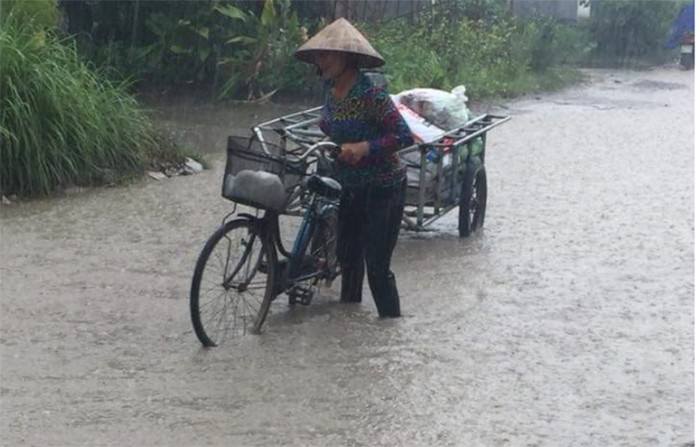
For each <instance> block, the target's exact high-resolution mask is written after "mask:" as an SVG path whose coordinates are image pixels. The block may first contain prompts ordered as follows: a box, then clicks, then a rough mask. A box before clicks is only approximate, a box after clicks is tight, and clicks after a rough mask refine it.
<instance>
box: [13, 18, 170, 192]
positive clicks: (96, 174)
mask: <svg viewBox="0 0 700 447" xmlns="http://www.w3.org/2000/svg"><path fill="white" fill-rule="evenodd" d="M0 54H2V65H0V189H1V190H2V193H3V194H18V195H42V194H48V193H50V192H51V191H53V190H55V189H56V188H57V187H59V186H62V185H67V184H78V185H85V184H97V183H103V182H112V181H115V180H116V179H118V178H120V177H122V176H127V175H129V174H131V173H135V172H138V171H141V170H142V169H143V168H145V167H146V165H147V164H148V162H149V161H150V160H149V158H150V151H153V150H154V149H156V148H157V145H156V144H155V140H154V133H153V130H152V129H151V126H150V124H149V121H148V120H147V117H146V115H145V113H144V112H143V111H142V110H141V109H140V108H139V106H138V104H137V102H136V100H135V99H134V98H133V97H131V96H129V95H127V94H126V93H125V91H124V90H125V89H124V86H123V85H115V84H113V83H110V82H107V81H105V80H104V79H103V78H102V77H101V76H99V75H98V74H96V73H95V72H93V71H91V70H90V69H89V68H88V67H86V65H85V64H84V63H82V62H81V61H80V59H79V58H78V55H77V53H76V50H75V47H74V46H72V45H70V44H65V43H63V42H61V41H60V40H59V39H58V38H56V37H55V36H54V35H53V34H52V33H51V32H50V31H44V30H39V29H36V28H34V27H32V26H29V24H28V23H27V22H20V21H19V20H17V19H16V18H13V17H12V15H10V16H8V17H6V19H5V20H4V21H3V22H2V28H1V29H0Z"/></svg>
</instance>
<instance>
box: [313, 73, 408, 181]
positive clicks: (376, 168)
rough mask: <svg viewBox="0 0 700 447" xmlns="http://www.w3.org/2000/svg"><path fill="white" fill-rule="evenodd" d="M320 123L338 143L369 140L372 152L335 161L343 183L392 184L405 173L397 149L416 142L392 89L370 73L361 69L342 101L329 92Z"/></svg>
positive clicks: (339, 177) (326, 132)
mask: <svg viewBox="0 0 700 447" xmlns="http://www.w3.org/2000/svg"><path fill="white" fill-rule="evenodd" d="M319 125H320V127H321V130H322V131H323V133H325V134H326V135H328V136H329V137H330V139H331V140H332V141H333V142H334V143H336V144H338V145H341V144H343V143H355V142H360V141H368V142H369V154H368V155H367V156H365V157H364V158H362V159H361V160H360V161H359V162H358V164H356V165H349V164H346V163H343V162H341V161H340V160H338V161H337V162H336V175H337V179H338V181H339V182H340V183H341V184H342V185H343V186H345V187H358V186H368V185H377V186H389V185H394V184H396V183H398V182H400V181H401V180H403V178H404V177H405V175H406V170H405V167H404V166H403V164H402V163H401V161H400V160H399V156H398V154H397V151H398V150H400V149H403V148H405V147H407V146H410V145H411V144H413V136H412V134H411V130H410V129H409V127H408V125H407V124H406V121H404V119H403V117H402V116H401V114H400V113H399V111H398V110H397V109H396V106H395V105H394V103H393V101H392V99H391V96H390V95H389V93H388V92H387V91H386V90H385V89H383V88H381V87H379V86H377V85H375V84H373V83H372V81H371V80H370V78H369V77H368V76H367V75H365V74H363V73H361V74H360V77H359V78H358V80H357V82H355V84H354V85H353V86H352V87H351V88H350V90H349V91H348V94H347V95H346V96H345V98H343V99H342V100H340V101H336V100H335V99H334V98H333V95H332V94H331V93H330V91H329V92H328V93H327V95H326V101H325V104H324V106H323V109H322V112H321V120H320V123H319Z"/></svg>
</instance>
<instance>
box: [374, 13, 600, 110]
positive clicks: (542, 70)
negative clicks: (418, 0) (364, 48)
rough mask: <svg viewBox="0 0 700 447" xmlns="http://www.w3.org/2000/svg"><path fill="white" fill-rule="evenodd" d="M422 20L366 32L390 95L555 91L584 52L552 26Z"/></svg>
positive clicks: (574, 35)
mask: <svg viewBox="0 0 700 447" xmlns="http://www.w3.org/2000/svg"><path fill="white" fill-rule="evenodd" d="M421 20H422V23H420V24H418V25H411V24H410V23H408V22H406V21H402V20H398V21H395V22H392V23H390V24H388V25H387V24H384V25H382V26H381V27H376V28H368V29H367V30H366V34H367V35H368V36H369V38H370V40H371V41H372V43H373V45H374V46H375V47H376V48H377V50H378V51H379V52H380V53H381V54H382V55H383V56H384V57H385V59H386V61H387V65H386V68H385V69H386V72H387V77H388V78H389V81H390V88H391V89H392V91H400V90H405V89H409V88H413V87H433V88H440V89H443V90H451V89H452V88H454V87H455V86H457V85H461V84H463V85H465V86H466V88H467V94H468V96H470V97H486V96H509V95H517V94H520V93H524V92H525V91H529V90H531V89H541V88H556V87H558V86H561V85H564V84H566V83H568V82H570V81H571V80H572V79H575V78H576V77H575V76H573V74H572V73H571V72H570V71H571V70H567V68H565V65H574V64H576V63H577V62H580V60H581V59H583V57H584V55H585V54H586V52H587V51H588V50H589V49H590V41H589V40H588V39H586V36H585V31H584V30H582V29H579V28H576V27H572V26H568V25H563V24H560V23H557V22H556V21H554V20H552V19H536V20H530V21H519V22H516V21H514V20H511V19H506V18H505V17H501V18H500V19H499V20H472V19H469V18H467V17H461V18H460V17H454V16H451V15H447V14H436V15H433V16H424V17H422V19H421ZM428 23H429V24H430V26H428ZM540 81H542V82H540Z"/></svg>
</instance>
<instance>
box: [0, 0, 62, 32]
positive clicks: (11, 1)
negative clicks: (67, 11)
mask: <svg viewBox="0 0 700 447" xmlns="http://www.w3.org/2000/svg"><path fill="white" fill-rule="evenodd" d="M10 15H12V16H13V17H14V20H17V21H19V22H21V23H25V24H29V23H30V22H31V23H32V25H33V26H36V27H42V28H52V27H54V26H56V24H57V23H58V17H59V11H58V5H57V4H56V0H32V1H26V0H0V23H2V22H4V21H5V20H6V18H7V17H8V16H10Z"/></svg>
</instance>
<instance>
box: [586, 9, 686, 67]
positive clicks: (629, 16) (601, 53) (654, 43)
mask: <svg viewBox="0 0 700 447" xmlns="http://www.w3.org/2000/svg"><path fill="white" fill-rule="evenodd" d="M678 10H679V3H678V2H674V1H665V0H647V1H637V0H597V1H596V2H595V3H594V4H593V9H592V11H591V19H590V32H591V35H592V37H593V39H594V41H595V43H596V49H595V56H596V57H597V58H598V59H602V60H608V61H615V62H618V63H625V62H626V61H628V60H630V59H638V58H644V57H654V56H658V55H659V54H660V53H661V52H662V45H663V41H664V37H666V35H667V33H668V32H669V30H670V29H671V25H672V22H673V19H674V18H675V16H676V14H677V13H678Z"/></svg>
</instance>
